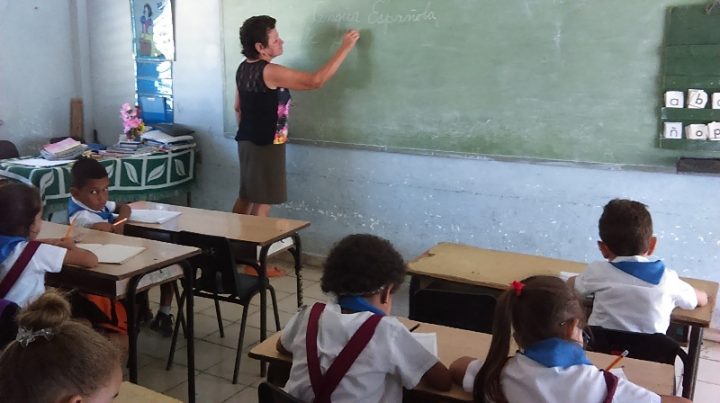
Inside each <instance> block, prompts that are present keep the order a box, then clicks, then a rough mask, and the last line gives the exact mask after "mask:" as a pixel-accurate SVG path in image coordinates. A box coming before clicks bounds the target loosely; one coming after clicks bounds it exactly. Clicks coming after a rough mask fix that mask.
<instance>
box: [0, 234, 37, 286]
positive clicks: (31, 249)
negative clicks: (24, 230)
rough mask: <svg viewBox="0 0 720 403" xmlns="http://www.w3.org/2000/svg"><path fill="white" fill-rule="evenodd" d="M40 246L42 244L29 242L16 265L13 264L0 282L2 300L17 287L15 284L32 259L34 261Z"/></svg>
mask: <svg viewBox="0 0 720 403" xmlns="http://www.w3.org/2000/svg"><path fill="white" fill-rule="evenodd" d="M39 246H40V242H37V241H30V242H28V244H27V246H25V249H24V250H23V251H22V253H20V256H19V257H18V259H17V260H16V261H15V264H13V266H12V267H11V268H10V271H8V274H7V275H6V276H5V278H3V279H2V281H0V298H5V295H7V293H8V292H10V290H11V289H12V287H13V286H14V285H15V282H16V281H17V279H18V278H19V277H20V274H22V272H23V270H25V267H27V265H28V263H30V259H32V257H33V255H34V254H35V251H36V250H37V248H38V247H39Z"/></svg>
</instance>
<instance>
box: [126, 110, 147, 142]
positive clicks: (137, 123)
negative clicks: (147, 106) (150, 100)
mask: <svg viewBox="0 0 720 403" xmlns="http://www.w3.org/2000/svg"><path fill="white" fill-rule="evenodd" d="M139 114H140V109H139V108H138V107H137V106H130V104H129V103H127V102H125V103H124V104H122V106H121V107H120V118H121V119H122V122H123V132H124V133H125V136H126V137H127V138H128V140H139V139H140V135H141V134H142V132H143V129H144V128H145V123H144V122H143V121H142V119H140V116H138V115H139Z"/></svg>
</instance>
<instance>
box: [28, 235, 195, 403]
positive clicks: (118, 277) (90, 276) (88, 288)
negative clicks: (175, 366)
mask: <svg viewBox="0 0 720 403" xmlns="http://www.w3.org/2000/svg"><path fill="white" fill-rule="evenodd" d="M66 230H67V225H62V224H56V223H52V222H43V226H42V230H41V231H40V235H39V236H38V238H41V239H42V238H61V237H63V236H64V234H65V232H66ZM76 231H78V230H76ZM80 231H81V232H82V242H85V243H101V244H108V243H113V244H121V245H130V246H143V247H145V250H144V251H143V252H141V253H140V254H138V255H136V256H134V257H132V258H130V259H129V260H127V261H126V262H125V263H123V264H100V265H98V267H95V268H92V269H85V268H79V267H73V266H65V267H63V270H62V271H61V272H60V273H48V274H47V275H46V277H45V282H46V283H47V284H48V285H52V286H57V287H63V288H74V289H79V290H81V291H84V292H89V293H92V294H99V295H104V296H107V297H110V298H116V299H122V298H125V299H127V300H128V301H135V294H136V291H137V288H138V284H139V283H140V280H141V279H142V278H143V276H145V275H146V274H150V273H152V272H155V271H158V270H160V269H163V268H164V267H166V266H169V265H172V264H175V263H179V264H181V265H182V267H183V270H184V272H185V275H184V276H183V278H184V281H185V286H186V287H192V285H193V278H192V275H191V274H192V267H190V265H189V264H188V263H187V262H186V259H188V258H190V257H192V256H195V255H198V254H199V253H200V250H199V249H198V248H192V247H188V246H182V245H173V244H168V243H165V242H159V241H153V240H149V239H142V238H133V237H127V236H123V235H118V234H113V233H110V232H103V231H95V230H91V229H82V230H80ZM128 305H129V306H128V308H129V309H128V310H127V316H128V339H129V347H130V351H129V355H128V366H129V371H130V381H131V382H133V383H137V331H136V325H137V323H136V322H137V321H136V320H135V310H134V309H131V308H132V302H131V303H129V304H128ZM192 306H193V303H192V297H189V298H188V303H187V309H188V311H187V312H188V315H187V323H186V329H187V332H188V334H189V335H192V334H193V323H194V319H193V315H192V312H193V311H192ZM187 354H188V393H189V396H190V401H191V402H192V401H194V399H195V368H194V367H195V350H194V341H193V337H188V351H187ZM190 391H192V392H190Z"/></svg>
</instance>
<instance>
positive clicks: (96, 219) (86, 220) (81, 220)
mask: <svg viewBox="0 0 720 403" xmlns="http://www.w3.org/2000/svg"><path fill="white" fill-rule="evenodd" d="M71 198H72V201H74V202H75V203H77V205H78V206H80V207H82V208H83V209H84V210H79V211H78V212H76V213H75V214H73V215H71V216H70V217H68V222H70V223H71V222H73V221H74V222H75V225H77V226H78V227H82V228H90V227H92V226H93V225H95V224H97V223H101V222H107V220H105V219H103V218H102V217H100V216H99V215H97V213H98V212H99V211H97V210H93V209H91V208H90V207H88V206H86V205H85V204H84V203H82V202H80V201H79V200H78V199H76V198H74V197H72V196H71ZM105 207H107V209H108V210H110V212H111V213H112V212H114V211H115V209H116V208H117V203H115V202H114V201H109V200H108V201H107V202H106V203H105Z"/></svg>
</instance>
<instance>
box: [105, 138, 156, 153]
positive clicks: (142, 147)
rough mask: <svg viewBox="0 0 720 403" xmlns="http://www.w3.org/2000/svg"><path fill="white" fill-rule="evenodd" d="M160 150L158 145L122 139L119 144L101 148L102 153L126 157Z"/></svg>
mask: <svg viewBox="0 0 720 403" xmlns="http://www.w3.org/2000/svg"><path fill="white" fill-rule="evenodd" d="M156 151H158V147H155V146H152V145H147V144H143V143H142V142H139V141H131V140H128V141H120V142H119V143H117V144H113V145H111V146H108V148H107V149H106V150H100V151H99V153H100V155H106V156H113V157H125V156H140V155H149V154H152V153H154V152H156Z"/></svg>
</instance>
